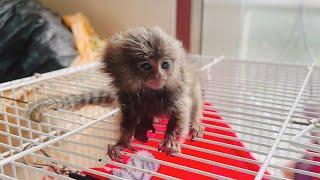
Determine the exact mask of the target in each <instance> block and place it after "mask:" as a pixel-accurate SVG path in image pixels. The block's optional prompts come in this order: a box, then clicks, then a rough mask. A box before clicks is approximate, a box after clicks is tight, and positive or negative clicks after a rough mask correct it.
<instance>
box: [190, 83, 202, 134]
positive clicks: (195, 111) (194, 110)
mask: <svg viewBox="0 0 320 180" xmlns="http://www.w3.org/2000/svg"><path fill="white" fill-rule="evenodd" d="M192 95H193V97H192V99H193V101H192V107H191V114H190V116H191V117H190V119H191V122H190V132H189V134H190V136H191V139H194V138H196V137H198V138H200V137H202V136H203V131H204V127H203V125H202V123H201V118H202V107H203V101H202V98H203V97H202V93H201V86H200V84H196V87H195V88H194V92H193V93H192Z"/></svg>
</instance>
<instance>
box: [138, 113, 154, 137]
mask: <svg viewBox="0 0 320 180" xmlns="http://www.w3.org/2000/svg"><path fill="white" fill-rule="evenodd" d="M140 120H141V121H140V123H139V124H138V125H137V128H136V130H135V133H134V138H135V139H136V140H138V141H141V142H148V136H147V133H148V131H149V130H151V131H153V133H155V131H156V129H155V128H154V127H153V117H152V116H145V117H142V118H140Z"/></svg>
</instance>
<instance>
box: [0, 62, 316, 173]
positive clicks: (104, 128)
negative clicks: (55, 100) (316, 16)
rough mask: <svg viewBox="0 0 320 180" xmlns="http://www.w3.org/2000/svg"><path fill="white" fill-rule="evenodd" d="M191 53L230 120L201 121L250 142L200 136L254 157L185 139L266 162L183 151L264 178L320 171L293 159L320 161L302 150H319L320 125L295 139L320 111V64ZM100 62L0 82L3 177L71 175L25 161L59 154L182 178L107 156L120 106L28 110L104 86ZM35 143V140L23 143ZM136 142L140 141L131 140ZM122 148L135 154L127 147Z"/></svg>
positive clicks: (208, 97)
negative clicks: (38, 115)
mask: <svg viewBox="0 0 320 180" xmlns="http://www.w3.org/2000/svg"><path fill="white" fill-rule="evenodd" d="M192 59H194V60H195V62H196V64H197V65H199V68H200V70H201V73H199V74H200V75H201V78H202V84H203V90H204V99H205V101H207V102H211V103H213V104H214V109H215V110H216V111H217V112H216V113H217V114H219V115H220V116H222V118H223V119H224V120H225V121H226V122H227V123H228V124H229V125H230V126H231V127H232V128H231V129H226V128H223V127H219V126H213V125H209V124H204V125H205V126H206V127H208V126H209V127H210V128H217V129H222V130H224V131H231V132H235V133H236V134H237V135H238V136H239V137H240V139H241V141H242V142H243V143H244V144H245V147H239V146H235V145H230V144H228V143H222V142H215V141H209V142H208V140H206V139H202V138H198V139H196V141H199V142H202V141H206V142H208V143H210V144H212V146H215V145H219V146H222V147H227V148H232V149H237V150H241V151H247V152H250V153H252V154H253V155H254V156H255V157H256V158H257V159H249V158H243V157H237V156H234V155H230V154H227V153H222V152H218V151H209V150H208V149H205V148H199V147H195V146H190V145H183V147H185V148H188V149H197V150H199V151H201V152H206V153H210V154H214V155H217V156H221V157H227V158H233V159H236V160H238V161H239V162H248V163H252V164H257V165H261V167H262V168H260V171H259V172H253V171H249V170H247V169H243V168H239V167H235V166H230V165H227V164H223V163H219V162H213V161H208V160H206V159H200V158H197V157H194V156H191V155H187V154H179V156H180V157H184V158H186V159H190V160H197V161H201V162H203V163H209V164H212V165H215V166H218V167H223V168H226V169H231V170H233V171H238V172H242V173H248V174H251V175H254V176H256V179H261V178H262V176H263V175H264V173H265V171H268V172H269V173H270V175H264V177H266V178H271V179H286V177H285V176H284V173H286V172H293V173H299V174H306V175H309V176H312V177H317V178H320V174H317V173H313V172H310V171H303V170H298V169H295V168H294V167H292V166H291V164H292V163H293V162H303V163H306V164H310V165H316V166H318V165H319V162H318V161H316V160H312V159H303V158H302V157H304V156H306V155H310V156H315V157H319V155H318V153H317V152H316V151H310V149H309V148H308V146H307V145H310V144H311V143H314V142H315V141H316V140H318V139H319V137H318V136H317V134H316V133H319V130H317V128H313V129H312V130H310V132H309V131H308V132H306V133H304V134H303V135H302V136H301V137H299V139H298V140H299V144H297V143H292V138H293V137H294V136H295V135H297V134H298V133H300V132H302V131H303V130H304V129H306V128H307V127H308V125H309V123H310V120H311V119H312V118H314V117H318V116H320V115H319V114H320V109H319V108H320V107H319V106H318V105H319V104H320V103H319V99H320V69H319V67H314V66H306V65H290V64H276V63H267V62H253V61H242V60H241V61H240V60H227V59H223V60H222V59H221V58H215V59H214V58H212V57H203V56H193V57H192ZM99 66H100V65H99V64H98V63H96V64H90V65H85V66H82V67H78V68H68V69H64V70H59V71H55V72H51V73H46V74H43V75H35V76H33V77H29V78H25V79H21V80H16V81H13V82H9V83H5V84H1V86H0V96H1V97H0V123H1V124H0V129H1V130H0V151H1V158H2V160H1V161H0V173H1V174H0V177H2V178H3V179H41V178H42V177H46V178H48V177H49V176H50V177H54V178H57V179H70V178H69V177H66V176H63V175H61V174H57V173H54V172H52V171H48V170H47V169H41V168H36V167H33V166H30V165H28V164H26V163H25V161H26V160H27V161H28V162H29V161H30V162H31V161H34V162H43V163H46V162H55V163H58V164H61V165H65V166H67V167H69V168H71V169H76V170H81V171H87V172H90V173H94V174H98V175H100V176H102V177H106V178H111V179H123V178H120V177H117V176H114V175H111V174H107V173H103V172H99V171H96V170H93V169H90V168H89V167H99V166H103V165H104V164H106V163H108V164H112V165H115V166H119V167H127V168H131V169H134V170H136V171H142V172H145V173H148V174H151V175H152V176H155V177H159V178H162V179H177V178H176V177H172V176H168V175H166V174H163V173H159V172H152V171H147V170H144V169H140V168H136V167H133V166H128V165H125V164H122V163H117V162H114V161H110V160H108V159H107V158H105V150H106V146H107V144H108V143H113V142H115V140H116V133H115V132H116V131H117V127H118V125H117V121H116V119H117V117H116V115H117V109H116V108H106V107H97V106H85V107H84V108H81V109H80V110H76V111H71V110H66V109H58V110H52V111H48V112H46V113H44V114H43V121H42V122H40V123H38V122H33V121H30V120H29V119H27V118H25V109H26V106H27V102H31V101H36V100H39V99H43V98H48V97H51V96H54V95H64V94H71V93H73V94H77V93H82V92H85V91H91V90H94V89H100V88H107V84H106V81H105V80H104V79H105V76H104V75H103V74H101V73H100V72H99V71H98V70H97V67H99ZM300 91H301V93H299V92H300ZM310 106H311V107H312V108H311V110H310V108H309V107H310ZM207 108H212V107H209V106H208V107H207ZM208 113H209V112H208ZM210 113H212V112H210ZM213 121H214V120H213ZM206 133H209V132H206ZM210 135H211V136H216V137H219V138H222V139H233V137H228V136H224V135H219V134H210ZM30 144H32V145H33V146H32V147H31V148H30V149H27V150H24V148H25V147H26V146H27V145H30ZM311 145H313V144H311ZM134 146H139V145H138V144H134ZM145 148H146V147H145ZM41 149H44V150H45V151H46V152H48V154H50V156H51V157H48V156H45V155H44V154H41V153H39V152H40V151H39V150H41ZM150 150H154V149H150ZM125 155H126V156H129V157H132V156H134V154H132V153H128V152H126V153H125ZM145 159H146V160H148V161H157V162H158V163H159V164H161V165H165V166H170V167H175V168H178V169H187V170H188V171H190V172H193V173H200V174H203V175H205V176H208V177H211V178H215V179H232V178H230V177H222V176H221V175H219V174H214V173H211V172H206V171H202V170H199V169H195V168H192V167H188V166H183V165H179V164H174V163H170V162H166V161H162V160H156V159H148V158H145Z"/></svg>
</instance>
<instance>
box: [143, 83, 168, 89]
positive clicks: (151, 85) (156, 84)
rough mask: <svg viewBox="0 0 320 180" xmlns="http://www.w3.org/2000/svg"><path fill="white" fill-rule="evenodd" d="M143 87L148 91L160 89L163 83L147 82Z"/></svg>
mask: <svg viewBox="0 0 320 180" xmlns="http://www.w3.org/2000/svg"><path fill="white" fill-rule="evenodd" d="M145 85H146V86H147V87H148V88H150V89H161V88H162V87H163V85H164V81H161V82H154V81H148V82H146V83H145Z"/></svg>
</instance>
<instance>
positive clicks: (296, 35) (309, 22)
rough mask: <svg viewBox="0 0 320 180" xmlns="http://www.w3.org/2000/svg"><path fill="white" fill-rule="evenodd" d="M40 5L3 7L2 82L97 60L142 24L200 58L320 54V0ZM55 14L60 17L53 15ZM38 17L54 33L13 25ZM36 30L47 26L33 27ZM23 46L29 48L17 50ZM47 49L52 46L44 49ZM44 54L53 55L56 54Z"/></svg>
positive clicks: (16, 0)
mask: <svg viewBox="0 0 320 180" xmlns="http://www.w3.org/2000/svg"><path fill="white" fill-rule="evenodd" d="M35 2H37V1H36V0H25V1H23V0H12V1H9V0H3V1H1V2H0V3H1V7H0V12H1V14H0V43H1V44H0V77H1V76H2V78H0V81H2V82H3V81H9V80H13V79H17V78H21V77H25V76H30V75H32V74H33V73H35V72H40V73H42V72H47V71H51V70H54V69H59V68H62V67H67V66H71V65H80V64H83V63H86V62H89V61H92V60H93V59H96V58H95V57H96V54H97V53H92V51H95V48H96V47H102V45H101V44H103V43H102V42H105V41H104V40H105V39H106V40H107V38H108V37H110V36H111V35H112V34H113V33H116V32H119V31H121V30H125V29H127V28H130V27H134V26H154V25H157V26H160V27H161V28H163V29H164V30H166V31H167V32H168V33H170V34H171V35H173V36H176V37H177V38H178V39H180V40H181V41H182V42H183V44H184V46H185V48H186V49H187V51H188V52H189V53H193V54H202V55H210V56H221V55H223V56H225V57H227V58H236V59H249V60H254V61H274V62H279V61H281V62H290V63H299V64H307V63H311V62H312V61H313V60H312V59H313V58H317V57H318V56H319V52H320V51H319V50H318V49H319V47H320V39H319V38H317V37H318V32H319V30H320V19H319V18H318V17H319V13H320V11H319V7H320V1H317V0H308V1H304V0H281V1H279V0H162V1H156V0H135V1H130V0H121V1H118V0H91V1H86V0H77V1H73V0H55V1H51V0H39V2H40V4H37V5H35V4H36V3H35ZM35 6H40V7H38V8H34V7H35ZM41 8H44V9H41ZM40 9H41V10H40ZM18 10H19V11H18ZM14 11H17V12H24V11H25V13H12V12H14ZM40 11H45V13H42V14H41V13H39V12H40ZM47 11H48V12H47ZM10 12H11V14H10ZM27 12H29V13H27ZM50 13H51V14H53V16H55V17H54V18H52V19H54V20H52V19H50V18H48V16H49V15H48V14H50ZM37 15H39V16H40V17H39V18H38V19H36V21H37V22H38V20H42V21H45V22H48V23H47V24H49V25H48V26H43V28H40V29H42V30H41V31H46V30H43V29H49V30H47V31H49V32H46V33H43V32H42V33H36V32H37V31H38V30H37V29H36V28H35V29H36V30H35V31H34V32H29V34H28V33H26V31H30V30H23V28H22V27H20V26H22V25H21V23H20V22H19V21H15V23H10V22H11V20H12V19H14V17H13V16H21V17H20V19H22V20H21V22H24V23H26V21H25V20H26V19H30V17H31V16H37ZM9 17H11V18H9ZM27 17H28V18H27ZM58 21H61V24H59V22H58ZM32 23H34V22H32V21H30V22H29V24H32ZM40 24H41V23H40ZM52 24H55V25H52ZM25 25H26V24H25ZM35 26H41V25H39V23H38V24H36V25H32V26H31V27H35ZM24 27H25V26H24ZM17 29H20V30H19V31H18V30H17ZM21 34H23V36H21ZM35 34H38V35H35ZM62 34H64V35H62ZM38 36H39V37H41V38H44V37H47V38H46V39H47V41H46V42H45V43H40V44H41V45H39V46H37V47H36V48H35V47H34V48H31V47H32V46H34V44H36V43H37V42H39V40H37V37H38ZM49 36H50V37H49ZM57 37H60V38H57ZM55 38H56V39H59V40H54V39H55ZM38 39H39V38H38ZM92 39H93V40H92ZM23 42H25V43H23ZM52 42H53V43H52ZM17 44H20V45H21V47H20V48H17ZM44 44H50V45H47V46H46V48H44ZM61 44H64V45H63V46H62V45H61ZM39 47H41V48H39ZM39 51H42V52H48V51H53V53H51V54H52V56H51V57H49V56H50V55H45V54H46V53H40V52H39ZM55 51H57V52H55ZM30 52H32V53H30ZM17 56H19V57H17ZM79 56H80V57H79ZM22 64H23V65H22ZM4 76H6V78H4Z"/></svg>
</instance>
